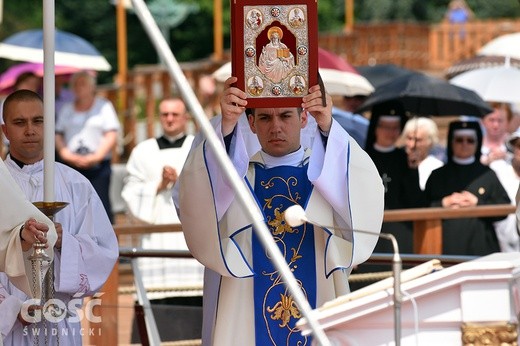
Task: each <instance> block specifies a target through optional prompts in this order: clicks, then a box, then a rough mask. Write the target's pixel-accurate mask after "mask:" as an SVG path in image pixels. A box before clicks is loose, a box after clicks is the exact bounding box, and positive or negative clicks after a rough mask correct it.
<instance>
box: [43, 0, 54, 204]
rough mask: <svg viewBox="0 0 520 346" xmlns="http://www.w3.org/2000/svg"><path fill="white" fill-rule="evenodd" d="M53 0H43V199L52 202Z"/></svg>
mask: <svg viewBox="0 0 520 346" xmlns="http://www.w3.org/2000/svg"><path fill="white" fill-rule="evenodd" d="M54 10H55V7H54V0H43V67H44V74H43V118H44V121H43V124H44V130H43V170H44V174H43V177H44V178H43V196H44V198H43V201H44V202H54V201H55V196H54V150H55V144H54V143H55V142H54V127H55V124H54V123H55V115H54V114H55V111H54V109H55V106H54V103H55V101H56V100H55V87H54V84H55V76H54V46H55V42H54V36H55V30H56V29H55V24H54V21H55V19H54Z"/></svg>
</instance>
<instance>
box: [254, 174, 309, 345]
mask: <svg viewBox="0 0 520 346" xmlns="http://www.w3.org/2000/svg"><path fill="white" fill-rule="evenodd" d="M307 167H308V165H307V164H305V165H304V166H302V167H291V166H280V167H274V168H270V169H266V168H264V167H263V166H262V165H259V164H256V165H255V183H254V191H255V195H256V198H257V201H258V203H259V205H260V209H261V210H262V212H263V214H264V217H265V220H266V222H267V226H268V229H269V230H270V232H271V235H272V236H273V238H274V240H275V242H276V244H277V245H278V247H279V249H280V250H281V252H282V254H283V255H284V257H285V260H286V262H287V264H288V265H289V268H290V269H291V271H292V272H293V274H294V276H295V278H296V280H297V282H298V284H299V286H300V287H301V288H302V290H303V293H304V295H305V297H306V298H307V300H308V301H309V304H310V305H311V307H312V308H315V307H316V261H315V257H316V256H315V244H314V232H313V227H312V225H311V224H307V223H306V224H303V225H302V226H300V227H296V228H292V227H290V226H289V225H288V224H287V223H286V222H285V220H284V217H283V212H284V211H285V210H286V209H287V208H288V207H290V206H291V205H294V204H300V205H301V206H303V207H305V204H306V202H307V199H308V198H309V196H310V193H311V191H312V185H311V183H310V182H309V179H308V178H307ZM252 244H253V269H254V272H255V276H254V300H255V302H254V304H255V305H254V311H255V331H256V335H255V337H256V340H255V344H256V345H262V346H264V345H276V346H282V345H298V346H303V345H310V344H311V340H310V339H311V338H310V337H304V336H302V335H301V333H300V331H299V330H298V329H297V328H296V327H295V324H296V322H297V321H298V320H299V319H300V318H301V317H303V316H302V314H301V313H300V310H299V308H298V306H297V305H296V302H295V301H294V298H293V296H292V294H291V292H290V291H289V290H288V289H287V288H286V286H285V285H284V280H283V278H282V277H281V275H280V273H279V271H278V270H277V269H276V268H275V267H274V266H273V264H272V263H271V260H270V258H269V255H268V253H267V252H266V251H265V249H264V248H263V246H262V244H261V242H260V240H259V239H258V237H257V236H256V233H253V242H252Z"/></svg>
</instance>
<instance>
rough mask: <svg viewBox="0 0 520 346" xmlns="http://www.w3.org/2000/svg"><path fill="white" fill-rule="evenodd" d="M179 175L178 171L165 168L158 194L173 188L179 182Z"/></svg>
mask: <svg viewBox="0 0 520 346" xmlns="http://www.w3.org/2000/svg"><path fill="white" fill-rule="evenodd" d="M177 178H178V174H177V170H176V169H175V168H173V167H171V166H164V167H163V171H162V179H161V182H160V183H159V186H157V193H159V192H161V191H163V190H165V189H169V188H172V187H173V185H174V184H175V182H176V181H177Z"/></svg>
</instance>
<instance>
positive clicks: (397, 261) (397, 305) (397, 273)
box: [285, 205, 403, 346]
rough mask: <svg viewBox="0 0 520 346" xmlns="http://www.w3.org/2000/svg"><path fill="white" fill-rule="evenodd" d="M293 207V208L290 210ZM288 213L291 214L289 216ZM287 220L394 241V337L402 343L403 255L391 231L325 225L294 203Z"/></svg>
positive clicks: (296, 223) (288, 211)
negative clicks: (371, 230)
mask: <svg viewBox="0 0 520 346" xmlns="http://www.w3.org/2000/svg"><path fill="white" fill-rule="evenodd" d="M290 209H292V210H290ZM288 214H289V215H290V216H289V217H288ZM285 220H286V221H287V223H288V224H289V225H290V226H299V225H301V224H303V223H304V222H308V223H310V224H313V225H315V226H318V227H320V228H328V229H338V230H347V231H352V232H358V233H363V234H371V235H374V236H376V237H380V238H383V239H388V240H390V241H391V242H392V247H393V249H394V256H393V259H392V275H393V277H394V338H395V346H400V345H401V303H402V302H403V294H402V292H401V270H402V265H403V262H402V260H401V256H400V255H399V246H398V244H397V239H395V236H394V235H393V234H391V233H375V232H370V231H364V230H359V229H345V228H338V227H334V226H324V225H320V224H319V223H316V222H314V221H311V220H309V219H308V218H307V216H306V215H305V210H304V209H303V208H302V207H301V206H299V205H294V206H292V207H289V208H288V209H287V210H286V211H285Z"/></svg>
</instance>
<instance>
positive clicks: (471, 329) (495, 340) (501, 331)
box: [461, 322, 518, 346]
mask: <svg viewBox="0 0 520 346" xmlns="http://www.w3.org/2000/svg"><path fill="white" fill-rule="evenodd" d="M461 332H462V345H463V346H494V345H496V346H517V345H518V323H510V322H503V323H463V324H462V326H461Z"/></svg>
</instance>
